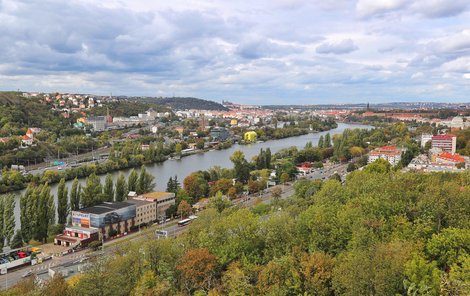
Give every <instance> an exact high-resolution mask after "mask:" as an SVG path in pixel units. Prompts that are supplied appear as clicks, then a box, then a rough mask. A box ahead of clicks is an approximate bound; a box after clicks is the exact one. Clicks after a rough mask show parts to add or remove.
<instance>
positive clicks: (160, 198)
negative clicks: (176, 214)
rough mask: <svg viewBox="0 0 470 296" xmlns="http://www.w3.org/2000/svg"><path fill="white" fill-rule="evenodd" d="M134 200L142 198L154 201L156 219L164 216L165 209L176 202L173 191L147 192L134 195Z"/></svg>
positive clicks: (161, 218) (160, 219) (159, 219)
mask: <svg viewBox="0 0 470 296" xmlns="http://www.w3.org/2000/svg"><path fill="white" fill-rule="evenodd" d="M134 199H135V200H144V201H150V202H154V203H155V204H156V206H155V212H156V217H157V220H158V221H162V220H164V219H165V218H166V210H168V208H169V207H171V206H172V205H175V204H176V201H175V194H174V193H173V192H149V193H144V194H142V195H139V196H137V197H134Z"/></svg>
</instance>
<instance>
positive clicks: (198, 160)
mask: <svg viewBox="0 0 470 296" xmlns="http://www.w3.org/2000/svg"><path fill="white" fill-rule="evenodd" d="M354 128H362V129H363V128H367V129H369V128H372V126H368V125H360V124H346V123H338V127H337V128H335V129H332V130H329V131H325V132H319V133H311V134H306V135H302V136H298V137H290V138H285V139H280V140H271V141H266V142H263V143H254V144H250V145H238V144H235V145H233V146H232V147H230V148H229V149H225V150H213V151H208V152H205V153H198V154H193V155H190V156H186V157H183V158H181V159H180V160H167V161H165V162H163V163H158V164H150V165H147V172H149V173H151V174H152V175H153V176H155V183H156V188H155V190H157V191H165V190H166V183H167V182H168V179H169V178H170V177H173V176H175V175H177V176H178V180H179V182H180V183H182V182H183V180H184V178H185V177H186V176H188V175H190V174H191V173H192V172H195V171H198V170H207V169H209V168H211V167H213V166H220V167H223V168H231V167H233V164H232V162H231V161H230V156H231V155H232V154H233V152H235V151H237V150H241V151H242V152H243V153H244V154H245V158H246V159H247V160H251V158H252V157H253V156H255V155H257V154H258V153H259V151H260V149H261V148H263V149H265V150H266V149H267V148H270V149H271V153H272V154H274V153H276V152H277V151H279V150H281V149H283V148H288V147H292V146H297V147H299V148H303V147H304V146H305V144H306V143H307V142H312V143H313V145H314V146H315V145H317V144H318V140H319V138H320V136H322V135H323V136H324V135H326V134H327V133H330V135H335V134H342V133H343V131H344V130H345V129H354ZM136 169H138V168H136ZM130 171H131V169H125V170H120V171H115V172H112V173H111V174H112V175H113V179H114V182H115V181H116V179H117V176H118V175H119V174H120V173H123V174H124V175H125V176H126V177H127V175H128V174H129V173H130ZM99 177H100V178H101V181H102V184H104V179H105V177H106V175H100V176H99ZM85 180H86V179H85V178H82V179H80V180H79V182H80V183H81V184H82V186H84V184H85ZM57 185H58V184H52V185H51V193H52V194H54V196H56V195H57ZM66 186H67V187H68V188H69V192H70V188H71V187H72V181H67V182H66ZM23 192H24V190H22V191H18V192H16V193H15V194H16V207H15V220H16V228H19V225H20V207H19V198H20V195H21V194H22V193H23ZM56 203H57V199H56Z"/></svg>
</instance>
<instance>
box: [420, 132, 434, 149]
mask: <svg viewBox="0 0 470 296" xmlns="http://www.w3.org/2000/svg"><path fill="white" fill-rule="evenodd" d="M429 141H432V135H431V134H422V135H421V147H422V148H424V146H426V143H427V142H429Z"/></svg>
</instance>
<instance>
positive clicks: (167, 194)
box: [143, 191, 175, 200]
mask: <svg viewBox="0 0 470 296" xmlns="http://www.w3.org/2000/svg"><path fill="white" fill-rule="evenodd" d="M143 196H144V198H147V199H157V200H159V199H163V198H169V197H175V194H174V193H173V192H163V191H156V192H149V193H144V194H143Z"/></svg>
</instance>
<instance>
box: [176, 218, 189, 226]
mask: <svg viewBox="0 0 470 296" xmlns="http://www.w3.org/2000/svg"><path fill="white" fill-rule="evenodd" d="M191 221H192V219H183V220H181V221H178V226H180V227H182V226H186V225H188V224H189V223H191Z"/></svg>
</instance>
